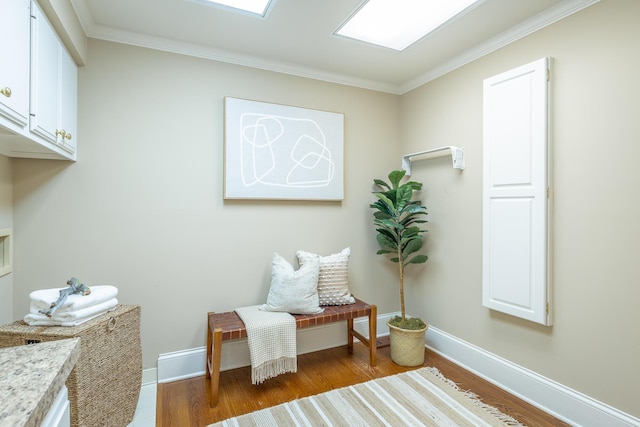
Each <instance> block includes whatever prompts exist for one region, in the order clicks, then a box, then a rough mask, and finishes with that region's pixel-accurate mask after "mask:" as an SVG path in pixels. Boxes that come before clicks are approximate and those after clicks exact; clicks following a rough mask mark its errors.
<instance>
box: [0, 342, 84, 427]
mask: <svg viewBox="0 0 640 427" xmlns="http://www.w3.org/2000/svg"><path fill="white" fill-rule="evenodd" d="M79 356H80V339H79V338H71V339H65V340H58V341H48V342H43V343H38V344H29V345H21V346H17V347H9V348H3V349H0V427H5V426H25V427H31V426H34V427H37V426H39V425H40V423H41V422H42V420H43V419H44V417H45V416H46V415H47V413H48V412H49V409H50V408H51V404H52V403H53V401H54V400H55V398H56V396H57V395H58V393H59V392H60V390H61V389H62V386H64V383H65V381H66V380H67V377H68V376H69V374H70V373H71V370H72V369H73V367H74V366H75V364H76V362H77V360H78V357H79Z"/></svg>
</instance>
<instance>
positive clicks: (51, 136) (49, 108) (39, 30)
mask: <svg viewBox="0 0 640 427" xmlns="http://www.w3.org/2000/svg"><path fill="white" fill-rule="evenodd" d="M31 12H32V16H33V18H32V25H31V61H32V67H31V118H30V122H29V128H30V129H31V132H32V133H34V134H35V135H37V136H39V137H41V138H43V139H44V140H45V141H47V142H49V143H52V144H56V142H57V139H58V137H57V135H56V130H58V124H59V120H60V117H59V104H60V83H59V82H60V41H59V40H58V37H57V36H56V33H55V32H54V30H53V28H52V27H51V25H49V22H48V21H47V19H46V18H45V16H44V14H43V13H42V11H41V10H40V8H39V7H37V5H36V4H35V3H32V11H31Z"/></svg>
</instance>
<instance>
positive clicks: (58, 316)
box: [24, 298, 118, 326]
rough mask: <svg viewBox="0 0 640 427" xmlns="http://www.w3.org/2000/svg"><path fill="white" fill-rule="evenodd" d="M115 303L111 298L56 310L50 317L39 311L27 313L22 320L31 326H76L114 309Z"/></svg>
mask: <svg viewBox="0 0 640 427" xmlns="http://www.w3.org/2000/svg"><path fill="white" fill-rule="evenodd" d="M117 305H118V300H117V299H116V298H112V299H110V300H109V301H105V302H103V303H101V304H97V305H94V306H92V307H86V308H83V309H80V310H76V311H71V312H63V313H59V312H57V311H56V312H55V313H54V314H53V316H51V317H47V316H45V315H44V314H41V313H29V314H27V315H26V316H24V321H25V323H26V324H28V325H31V326H76V325H80V324H82V323H84V322H86V321H88V320H91V319H93V318H95V317H98V316H100V315H101V314H104V313H106V312H108V311H111V310H113V309H115V308H116V306H117Z"/></svg>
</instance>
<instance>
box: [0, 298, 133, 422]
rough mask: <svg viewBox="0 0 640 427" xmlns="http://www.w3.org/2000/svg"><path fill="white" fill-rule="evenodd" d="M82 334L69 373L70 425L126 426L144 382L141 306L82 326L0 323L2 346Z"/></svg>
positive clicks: (118, 309) (122, 308)
mask: <svg viewBox="0 0 640 427" xmlns="http://www.w3.org/2000/svg"><path fill="white" fill-rule="evenodd" d="M67 338H80V358H79V359H78V362H77V363H76V366H75V367H74V368H73V370H72V371H71V374H70V375H69V378H68V379H67V382H66V384H67V388H68V389H69V403H70V407H71V426H72V427H101V426H105V427H125V426H126V425H127V424H129V423H130V422H131V421H132V420H133V416H134V413H135V410H136V406H137V404H138V397H139V394H140V387H141V382H142V348H141V344H140V306H138V305H118V306H117V307H116V309H115V310H113V311H110V312H108V313H105V314H103V315H101V316H98V317H96V318H95V319H92V320H90V321H88V322H86V323H83V324H80V325H78V326H70V327H61V326H29V325H27V324H26V323H24V322H23V321H17V322H14V323H11V324H9V325H4V326H0V348H4V347H13V346H16V345H24V344H32V343H36V342H44V341H54V340H61V339H67Z"/></svg>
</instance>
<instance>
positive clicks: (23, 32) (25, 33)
mask: <svg viewBox="0 0 640 427" xmlns="http://www.w3.org/2000/svg"><path fill="white" fill-rule="evenodd" d="M0 16H1V17H2V24H0V52H2V54H1V55H0V124H4V125H6V127H8V128H9V129H12V130H21V129H22V128H25V127H26V126H27V123H28V120H29V39H30V36H29V31H30V29H29V28H30V13H29V0H11V1H6V0H3V1H1V2H0Z"/></svg>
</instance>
